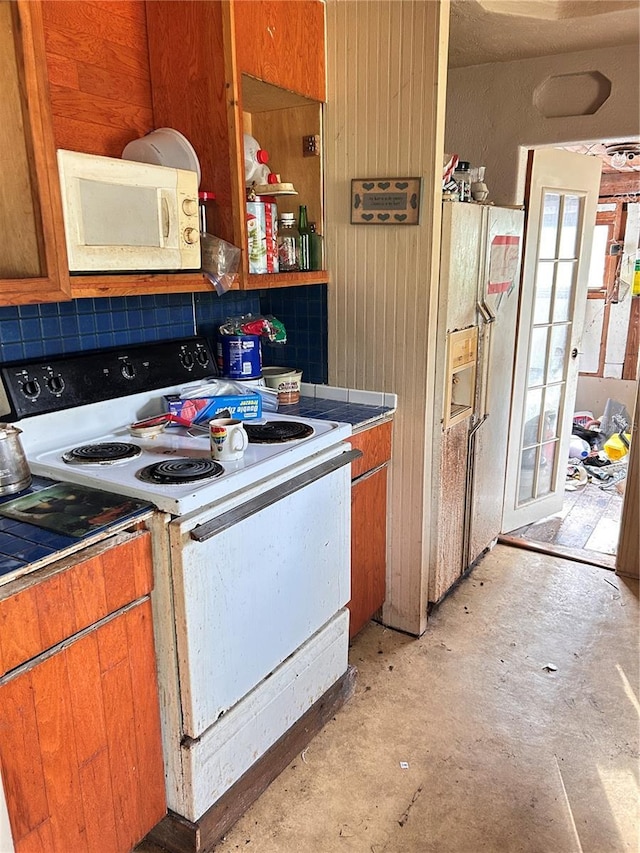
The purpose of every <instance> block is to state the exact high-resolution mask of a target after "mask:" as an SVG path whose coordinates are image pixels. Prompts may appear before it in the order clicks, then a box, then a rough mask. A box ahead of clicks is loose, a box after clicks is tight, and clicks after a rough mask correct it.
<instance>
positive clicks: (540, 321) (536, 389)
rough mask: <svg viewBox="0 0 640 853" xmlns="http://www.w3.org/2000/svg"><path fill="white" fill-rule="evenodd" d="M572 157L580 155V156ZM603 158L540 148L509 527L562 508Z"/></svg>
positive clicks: (510, 465) (531, 207)
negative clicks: (598, 160)
mask: <svg viewBox="0 0 640 853" xmlns="http://www.w3.org/2000/svg"><path fill="white" fill-rule="evenodd" d="M574 158H577V160H576V159H574ZM595 159H596V158H590V157H586V156H584V155H579V154H573V153H570V152H567V151H558V150H554V149H542V150H540V151H536V152H535V154H534V155H533V165H532V168H531V178H530V186H529V198H528V210H527V226H526V242H525V257H524V264H523V270H524V272H523V286H522V299H521V304H520V322H519V326H518V343H517V353H516V366H515V377H514V399H513V406H512V418H511V425H510V431H509V453H508V460H507V481H506V488H505V504H504V509H503V527H502V530H503V532H508V531H509V530H513V529H515V528H516V527H520V526H522V525H524V524H529V523H531V522H532V521H535V520H536V519H538V518H543V517H544V516H545V515H549V514H551V513H553V512H555V511H557V510H558V509H560V508H561V506H562V499H563V494H564V480H565V477H566V464H565V463H566V461H567V452H568V445H569V439H570V436H571V428H570V426H571V418H572V414H573V404H574V400H575V389H576V382H577V372H578V371H577V355H578V350H579V349H580V343H579V342H580V336H581V333H582V320H583V317H584V309H585V304H586V284H587V275H586V274H587V271H588V266H589V265H588V263H584V261H585V259H588V258H589V257H590V252H591V236H592V233H593V223H594V221H595V209H596V203H597V198H598V189H599V184H600V169H601V166H600V164H599V163H597V162H595Z"/></svg>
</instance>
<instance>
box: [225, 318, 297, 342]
mask: <svg viewBox="0 0 640 853" xmlns="http://www.w3.org/2000/svg"><path fill="white" fill-rule="evenodd" d="M220 334H221V335H260V336H262V337H264V338H266V339H267V340H268V341H269V342H270V343H272V344H286V342H287V331H286V329H285V327H284V324H283V323H281V322H280V320H278V319H277V318H276V317H273V316H272V315H270V314H267V315H266V316H262V315H261V314H257V315H256V314H243V315H242V316H241V317H227V319H226V320H225V321H224V323H223V324H222V325H221V326H220Z"/></svg>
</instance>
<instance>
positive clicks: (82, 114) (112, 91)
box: [44, 0, 153, 157]
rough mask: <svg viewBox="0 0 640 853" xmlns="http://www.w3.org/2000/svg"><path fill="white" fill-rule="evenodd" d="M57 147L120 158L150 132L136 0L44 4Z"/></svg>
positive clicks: (141, 15)
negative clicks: (124, 149) (130, 143)
mask: <svg viewBox="0 0 640 853" xmlns="http://www.w3.org/2000/svg"><path fill="white" fill-rule="evenodd" d="M44 21H45V43H46V51H47V64H48V73H49V82H50V100H51V110H52V114H53V127H54V135H55V142H56V147H58V148H68V149H70V150H72V151H83V152H86V153H89V154H100V155H102V156H106V157H120V156H121V154H122V150H123V148H124V147H125V145H126V144H127V143H128V142H131V140H132V139H137V138H138V137H140V136H144V135H145V134H146V133H148V132H149V131H150V130H152V129H153V114H152V110H151V89H150V83H149V76H150V75H149V53H148V47H147V38H146V12H145V5H144V3H143V2H142V0H126V2H124V1H123V2H118V0H113V2H105V3H100V2H76V0H69V2H65V3H55V2H50V3H46V4H45V14H44Z"/></svg>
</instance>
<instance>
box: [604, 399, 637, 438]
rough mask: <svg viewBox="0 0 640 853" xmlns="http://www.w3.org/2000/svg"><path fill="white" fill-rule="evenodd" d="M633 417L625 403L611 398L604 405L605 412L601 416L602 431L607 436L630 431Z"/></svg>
mask: <svg viewBox="0 0 640 853" xmlns="http://www.w3.org/2000/svg"><path fill="white" fill-rule="evenodd" d="M630 426H631V417H630V415H629V412H628V411H627V408H626V406H625V405H624V403H618V402H617V400H612V399H611V398H609V399H608V400H607V403H606V405H605V407H604V414H603V415H602V417H601V418H600V433H601V435H603V436H604V437H605V438H610V437H611V436H612V435H614V433H620V432H622V433H625V432H629V427H630Z"/></svg>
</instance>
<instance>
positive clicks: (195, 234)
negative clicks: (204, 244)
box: [182, 228, 200, 245]
mask: <svg viewBox="0 0 640 853" xmlns="http://www.w3.org/2000/svg"><path fill="white" fill-rule="evenodd" d="M182 236H183V238H184V242H185V243H189V245H192V244H193V243H197V242H198V240H199V239H200V232H199V231H198V230H197V229H196V228H185V229H184V231H183V232H182Z"/></svg>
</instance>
